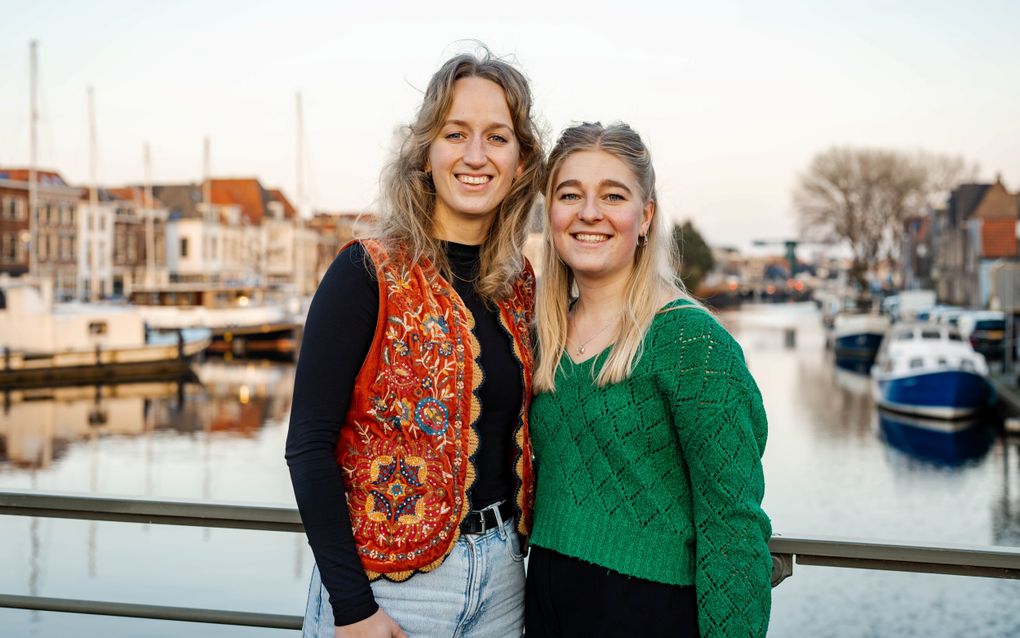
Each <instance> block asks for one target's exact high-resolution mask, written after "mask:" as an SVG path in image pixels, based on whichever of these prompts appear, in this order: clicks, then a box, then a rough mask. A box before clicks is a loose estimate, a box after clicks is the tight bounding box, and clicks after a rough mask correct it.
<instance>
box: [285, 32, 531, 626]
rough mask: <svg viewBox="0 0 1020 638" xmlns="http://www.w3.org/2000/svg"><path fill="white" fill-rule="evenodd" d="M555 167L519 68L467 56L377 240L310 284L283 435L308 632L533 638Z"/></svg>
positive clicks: (432, 87) (389, 183) (416, 135)
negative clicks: (528, 637)
mask: <svg viewBox="0 0 1020 638" xmlns="http://www.w3.org/2000/svg"><path fill="white" fill-rule="evenodd" d="M542 160H543V153H542V148H541V143H540V138H539V136H538V133H537V131H536V127H535V125H534V123H533V121H532V119H531V94H530V89H529V86H528V82H527V80H526V79H525V77H524V76H523V75H522V74H521V73H520V72H519V71H518V70H516V69H515V68H514V67H513V66H511V65H510V64H507V63H506V62H503V61H501V60H499V59H496V58H493V57H492V56H491V55H489V54H488V52H485V53H484V54H483V55H481V56H480V57H478V56H474V55H459V56H457V57H454V58H453V59H451V60H449V61H448V62H446V63H445V64H444V65H443V66H442V67H441V68H440V69H439V71H437V72H436V74H435V75H434V76H433V77H432V80H431V81H430V82H429V85H428V89H427V90H426V92H425V96H424V101H423V102H422V104H421V107H420V109H419V111H418V114H417V117H416V119H415V121H414V122H413V123H412V124H411V125H410V127H409V128H408V129H407V131H406V138H405V139H404V141H403V143H402V145H401V147H400V151H399V153H398V155H397V157H396V158H395V159H394V160H393V162H392V163H391V164H390V165H389V167H388V168H387V170H386V172H385V175H384V180H383V195H384V205H385V210H384V211H383V215H382V219H381V222H380V225H379V230H378V234H377V235H376V236H375V237H373V238H371V239H366V240H363V241H360V242H354V243H352V244H350V245H348V246H347V247H346V248H345V249H344V250H343V251H342V252H341V253H340V254H339V256H338V257H337V258H336V260H335V261H334V262H333V264H332V266H331V267H330V268H329V271H328V272H327V273H326V275H325V277H324V279H323V281H322V283H321V284H320V286H319V289H318V291H317V292H316V295H315V299H314V301H313V302H312V306H311V309H310V311H309V314H308V320H307V324H306V326H305V336H304V343H303V345H302V348H301V354H300V358H299V360H298V369H297V377H296V381H295V388H294V400H293V407H292V413H291V421H290V432H289V434H288V439H287V462H288V464H289V465H290V470H291V477H292V479H293V483H294V492H295V495H296V498H297V503H298V507H299V509H300V512H301V518H302V521H303V522H304V525H305V528H306V530H307V534H308V540H309V543H310V545H311V547H312V552H313V554H314V556H315V562H316V566H317V567H316V570H315V572H314V574H313V577H312V585H311V589H310V591H309V598H308V609H307V612H306V615H305V624H304V635H305V636H316V637H323V638H325V637H327V636H329V637H332V636H334V635H335V636H337V637H340V636H385V637H389V636H408V635H409V636H412V637H414V638H422V637H426V636H437V637H444V638H448V637H450V636H454V635H457V636H463V637H465V638H470V637H473V636H474V637H489V636H491V637H493V638H497V637H498V638H502V637H506V636H519V635H521V632H522V630H523V623H524V565H523V555H522V547H523V546H524V539H525V537H526V536H527V534H528V533H529V531H530V526H531V502H532V497H533V489H532V478H531V448H530V445H529V442H528V421H527V412H528V405H529V403H530V397H531V372H532V354H531V336H530V321H531V316H532V309H533V303H534V276H533V274H532V271H531V268H530V266H529V265H528V264H527V263H526V260H525V259H524V257H523V255H522V252H521V251H522V248H523V245H524V239H525V235H526V232H527V223H528V217H529V212H530V210H531V207H532V204H533V203H534V200H535V197H536V195H537V192H538V188H539V180H540V173H541V168H542ZM320 578H321V583H320Z"/></svg>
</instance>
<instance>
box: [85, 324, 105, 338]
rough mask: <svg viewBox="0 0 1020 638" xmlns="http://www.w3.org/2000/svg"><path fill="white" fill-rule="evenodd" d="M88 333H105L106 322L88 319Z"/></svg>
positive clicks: (95, 334)
mask: <svg viewBox="0 0 1020 638" xmlns="http://www.w3.org/2000/svg"><path fill="white" fill-rule="evenodd" d="M89 334H90V335H93V336H98V335H105V334H106V322H105V321H90V322H89Z"/></svg>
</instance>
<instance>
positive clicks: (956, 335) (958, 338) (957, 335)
mask: <svg viewBox="0 0 1020 638" xmlns="http://www.w3.org/2000/svg"><path fill="white" fill-rule="evenodd" d="M949 340H950V341H963V337H961V336H960V333H959V332H950V333H949Z"/></svg>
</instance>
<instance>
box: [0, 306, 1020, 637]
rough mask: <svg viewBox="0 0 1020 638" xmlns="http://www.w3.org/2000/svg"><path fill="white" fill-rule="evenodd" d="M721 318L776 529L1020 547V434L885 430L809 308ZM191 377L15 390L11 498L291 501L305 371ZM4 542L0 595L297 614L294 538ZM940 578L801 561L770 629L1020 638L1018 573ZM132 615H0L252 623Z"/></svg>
mask: <svg viewBox="0 0 1020 638" xmlns="http://www.w3.org/2000/svg"><path fill="white" fill-rule="evenodd" d="M723 321H724V323H725V324H726V325H727V327H728V328H730V330H731V331H732V332H733V334H734V335H735V336H736V338H737V339H738V341H739V342H740V343H741V345H742V347H743V348H744V352H745V355H746V357H747V360H748V362H749V365H750V367H751V371H752V373H753V374H754V375H755V378H756V379H757V381H758V384H759V386H760V388H761V391H762V395H763V397H764V399H765V403H766V407H767V410H768V416H769V429H770V431H769V441H768V446H767V448H766V458H765V473H766V485H767V489H766V511H767V512H768V513H769V514H770V516H771V517H772V520H773V525H774V527H775V530H776V531H777V532H779V533H787V534H791V535H796V534H806V535H813V534H817V535H827V536H851V537H860V538H871V539H876V540H893V541H895V540H900V541H905V542H910V541H918V542H946V543H964V544H975V545H984V544H1003V545H1014V546H1020V438H1013V439H1009V440H1005V439H996V438H995V432H996V431H995V428H994V423H991V424H989V423H987V422H985V423H976V424H974V425H973V426H972V427H966V428H964V427H960V428H959V431H952V432H944V433H943V432H936V433H934V434H932V433H931V432H929V431H925V430H923V428H920V429H921V431H920V432H918V431H915V430H918V429H919V424H916V423H898V424H897V425H894V426H892V427H890V425H889V424H888V423H885V424H883V421H882V420H881V416H882V415H880V414H879V413H878V412H877V411H876V409H875V405H874V402H873V400H872V396H871V390H870V378H869V377H867V376H865V375H855V374H853V373H848V372H846V371H842V370H839V369H837V368H836V366H835V365H834V362H833V361H832V353H831V351H827V350H826V349H825V344H824V335H823V333H822V331H821V327H820V322H819V319H818V317H817V315H816V314H814V312H813V311H811V310H810V308H806V307H803V306H800V307H782V306H773V307H764V308H763V307H759V308H750V309H746V310H743V311H739V312H728V313H725V314H724V315H723ZM791 329H792V330H793V331H794V334H795V343H796V346H795V347H793V348H791V347H788V346H787V343H788V342H787V334H788V331H789V330H791ZM194 372H195V375H194V378H192V379H181V380H171V381H167V382H161V383H135V384H121V385H117V386H98V387H86V388H58V389H49V390H34V391H31V392H28V391H26V392H22V393H20V394H19V393H14V392H9V393H7V395H6V396H5V404H4V407H3V410H2V412H0V489H4V488H18V489H39V490H44V491H72V492H92V493H96V494H114V495H119V494H130V495H137V496H143V495H144V496H149V497H151V498H183V499H214V500H227V501H244V502H258V503H267V504H284V505H293V500H292V494H291V488H290V483H289V478H288V475H287V469H286V465H285V463H284V461H283V446H284V440H285V437H286V421H287V414H288V412H289V409H290V400H291V391H292V385H293V375H294V367H293V365H290V364H279V363H251V362H245V361H229V362H228V361H207V362H205V363H203V364H201V365H198V366H195V369H194ZM929 429H930V428H929ZM932 437H934V438H932ZM0 537H2V538H4V539H5V542H6V543H7V549H8V551H7V552H6V553H3V552H0V591H5V592H10V593H31V594H36V595H40V596H67V597H78V598H87V599H108V600H118V601H122V602H138V603H158V604H169V605H188V606H195V607H215V608H225V609H241V610H260V611H267V612H270V613H284V614H299V613H301V611H302V609H303V606H302V605H303V603H304V592H305V587H306V584H307V571H308V569H309V568H310V565H311V563H310V560H311V556H310V553H309V551H308V548H307V545H306V543H305V540H304V537H303V536H302V535H300V534H280V533H274V532H249V531H238V530H222V529H217V530H209V529H193V528H180V527H168V526H160V525H152V526H145V525H132V524H118V523H105V522H98V523H96V522H86V521H64V520H56V519H34V518H24V517H0ZM154 548H155V549H154ZM140 573H141V574H148V575H150V576H149V577H146V578H140V577H139V576H138V574H140ZM947 579H952V577H938V576H917V575H908V576H904V575H895V574H885V573H879V572H864V571H859V570H827V571H826V570H824V569H819V568H814V569H812V568H804V569H800V568H798V571H797V572H796V575H795V576H794V578H792V579H790V580H789V581H787V582H786V583H784V584H783V585H782V586H781V587H780V588H778V589H777V590H776V598H775V604H774V613H773V626H774V630H773V631H771V632H770V636H771V635H776V636H809V635H854V636H856V635H928V634H931V635H955V634H964V633H966V634H967V635H979V636H980V635H1020V618H1018V617H1017V616H1016V614H1015V612H1014V611H1012V610H1011V608H1010V607H1009V605H1006V604H1001V603H1002V601H1003V600H1016V599H1018V598H1020V583H1018V582H1015V581H1005V580H997V579H976V578H971V579H964V578H961V579H957V580H947ZM238 582H243V583H244V585H243V586H242V587H238V586H237V583H238ZM946 601H952V603H951V604H949V603H947V602H946ZM943 608H946V609H950V608H951V609H953V610H957V611H958V613H956V612H954V613H949V612H946V613H941V612H940V611H939V610H941V609H943ZM30 618H34V619H35V620H34V621H33V620H31V619H30ZM68 619H70V620H68ZM130 622H133V621H127V620H112V619H111V620H102V619H91V618H89V619H83V618H81V617H78V616H73V615H68V614H39V613H33V612H14V611H10V610H6V611H5V610H0V627H3V630H2V631H0V634H3V635H8V634H10V635H27V634H30V633H33V632H35V633H37V634H38V635H44V634H45V635H60V633H61V632H60V629H63V628H70V627H71V626H72V625H74V626H75V627H77V626H78V625H79V624H81V625H85V624H86V623H88V626H89V627H90V628H94V629H95V630H94V631H92V632H86V634H87V635H88V634H95V635H121V636H132V635H139V634H143V633H144V634H146V635H150V634H151V635H166V636H175V635H180V634H185V633H186V634H188V635H189V636H209V637H212V636H222V635H248V634H249V633H251V632H249V631H243V632H241V631H238V632H237V633H231V632H230V631H229V630H227V629H226V628H222V627H213V626H208V627H207V626H199V625H180V624H174V623H155V622H152V623H149V624H148V625H144V630H138V629H136V628H137V627H139V626H143V625H132V624H129V623H130ZM840 623H842V624H840ZM855 623H856V624H855ZM904 627H907V628H908V629H904ZM120 628H123V629H120ZM834 628H842V629H840V630H839V631H836V630H835V629H834ZM890 628H892V629H890ZM910 628H912V630H913V631H914V632H915V633H911V630H910ZM37 630H39V631H37ZM886 630H889V631H886ZM900 630H903V631H900ZM118 631H120V632H121V633H117V632H118ZM159 632H163V633H162V634H160V633H159ZM78 633H81V632H80V631H79V632H78ZM279 635H283V632H281V633H280V634H279Z"/></svg>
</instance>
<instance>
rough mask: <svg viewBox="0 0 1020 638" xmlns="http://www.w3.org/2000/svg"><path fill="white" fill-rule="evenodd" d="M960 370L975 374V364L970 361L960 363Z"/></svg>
mask: <svg viewBox="0 0 1020 638" xmlns="http://www.w3.org/2000/svg"><path fill="white" fill-rule="evenodd" d="M960 369H961V370H966V371H967V372H974V362H973V361H971V360H970V359H964V360H963V361H961V362H960Z"/></svg>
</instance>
